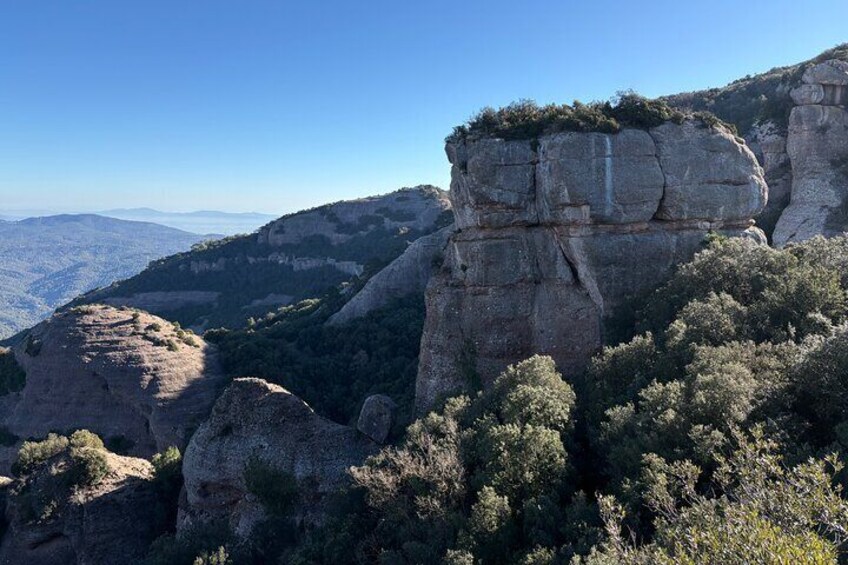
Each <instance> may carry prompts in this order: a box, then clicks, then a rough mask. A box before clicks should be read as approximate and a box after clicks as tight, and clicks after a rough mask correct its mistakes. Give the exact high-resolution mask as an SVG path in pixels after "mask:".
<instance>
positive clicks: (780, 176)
mask: <svg viewBox="0 0 848 565" xmlns="http://www.w3.org/2000/svg"><path fill="white" fill-rule="evenodd" d="M747 140H748V146H749V147H750V148H751V151H752V152H753V153H754V155H756V157H757V160H758V161H759V162H760V164H761V165H762V167H763V171H764V173H765V179H766V184H768V202H767V203H766V207H765V209H764V210H763V211H762V212H761V213H760V215H759V216H757V226H758V227H760V228H762V230H763V231H764V232H766V233H767V234H769V235H770V236H771V235H772V234H773V233H774V228H775V226H776V225H777V220H778V219H779V218H780V215H781V214H782V213H783V210H785V209H786V207H787V206H788V205H789V198H790V195H791V194H792V164H791V161H790V160H789V154H788V153H787V152H786V132H784V131H781V129H780V128H779V127H778V126H777V125H776V124H775V123H774V122H765V123H760V124H758V125H757V126H755V127H754V128H753V130H752V131H751V132H749V134H748V136H747Z"/></svg>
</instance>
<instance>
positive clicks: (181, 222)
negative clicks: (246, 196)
mask: <svg viewBox="0 0 848 565" xmlns="http://www.w3.org/2000/svg"><path fill="white" fill-rule="evenodd" d="M94 214H95V215H98V216H107V217H109V218H116V219H118V220H129V221H132V222H151V223H154V224H159V225H162V226H167V227H170V228H174V229H178V230H183V231H187V232H191V233H198V234H221V235H235V234H240V233H252V232H254V231H256V230H257V229H258V228H260V227H262V226H264V225H265V224H267V223H268V222H270V221H272V220H275V219H277V217H278V216H274V215H271V214H259V213H256V212H244V213H230V212H218V211H215V210H198V211H196V212H162V211H160V210H154V209H153V208H116V209H114V210H104V211H102V212H94ZM56 215H58V214H57V212H55V211H49V210H11V211H10V210H5V211H4V210H0V221H4V220H5V221H18V220H24V219H27V218H35V217H44V216H56Z"/></svg>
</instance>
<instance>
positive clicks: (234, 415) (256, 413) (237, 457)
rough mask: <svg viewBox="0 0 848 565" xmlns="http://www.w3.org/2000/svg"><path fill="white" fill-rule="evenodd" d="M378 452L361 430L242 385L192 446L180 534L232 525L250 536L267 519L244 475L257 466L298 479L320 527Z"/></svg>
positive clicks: (302, 503) (267, 390)
mask: <svg viewBox="0 0 848 565" xmlns="http://www.w3.org/2000/svg"><path fill="white" fill-rule="evenodd" d="M376 449H377V445H376V444H375V443H373V442H372V441H371V440H370V439H368V438H367V437H365V436H364V435H362V434H360V433H359V432H357V431H356V430H355V429H353V428H350V427H347V426H342V425H339V424H336V423H333V422H331V421H329V420H327V419H325V418H322V417H321V416H319V415H317V414H315V412H313V411H312V409H311V408H310V407H309V406H308V405H307V404H306V403H305V402H303V401H302V400H301V399H300V398H298V397H296V396H294V395H293V394H291V393H290V392H288V391H287V390H285V389H284V388H282V387H279V386H277V385H273V384H270V383H267V382H265V381H263V380H260V379H236V380H235V381H233V383H232V384H231V385H230V386H229V387H228V388H227V389H226V391H225V392H224V393H223V394H222V395H221V398H220V399H218V402H217V403H216V404H215V408H214V409H213V411H212V415H211V416H210V417H209V420H208V421H207V422H206V423H204V424H203V425H202V426H201V427H200V429H199V430H198V431H197V433H196V434H195V435H194V437H193V438H192V440H191V443H189V446H188V449H187V450H186V453H185V457H184V458H183V476H184V477H185V493H186V498H185V505H184V507H183V508H182V509H181V513H180V514H181V515H180V519H179V528H180V529H182V530H184V529H186V528H189V527H191V526H192V525H194V524H198V523H203V522H206V521H210V520H221V519H223V520H226V521H227V522H228V523H229V525H230V526H231V528H232V529H233V531H234V532H236V533H237V534H240V535H247V534H248V533H249V532H250V531H251V530H252V529H253V526H254V525H256V524H257V523H258V522H259V521H260V520H262V519H263V518H264V517H265V516H266V513H265V510H264V509H263V507H262V504H261V503H260V501H259V499H258V498H257V496H255V493H250V492H249V490H248V487H247V483H246V479H245V469H246V467H247V466H248V463H249V462H251V461H257V462H259V463H260V464H261V465H264V466H267V467H268V468H270V469H272V470H274V471H276V472H282V473H288V474H290V475H291V476H293V478H294V480H295V481H296V483H297V490H298V500H299V501H298V503H297V505H296V507H295V511H294V517H295V519H296V520H297V521H298V522H299V523H300V524H301V525H307V526H308V525H310V524H314V523H317V522H320V521H321V520H322V518H323V512H324V510H325V506H324V503H325V502H326V498H327V496H328V495H329V494H331V493H333V492H335V491H337V490H338V489H339V488H341V487H342V486H343V485H344V484H345V482H346V481H347V478H348V476H347V469H348V468H349V467H350V466H352V465H359V464H361V463H362V462H363V461H364V460H365V458H366V457H367V456H368V455H370V454H371V453H373V452H375V451H376Z"/></svg>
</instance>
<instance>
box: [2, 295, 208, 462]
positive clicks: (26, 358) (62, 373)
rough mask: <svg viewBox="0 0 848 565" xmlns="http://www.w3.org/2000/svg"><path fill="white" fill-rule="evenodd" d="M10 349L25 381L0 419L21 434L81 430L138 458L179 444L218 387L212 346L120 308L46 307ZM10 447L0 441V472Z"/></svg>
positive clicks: (6, 401)
mask: <svg viewBox="0 0 848 565" xmlns="http://www.w3.org/2000/svg"><path fill="white" fill-rule="evenodd" d="M14 353H15V358H16V359H17V361H18V363H19V364H20V365H21V367H23V369H24V371H25V372H26V384H25V386H24V388H23V390H21V391H19V392H13V393H10V394H7V395H6V396H4V397H0V407H2V408H3V410H2V411H0V426H2V427H3V429H4V431H5V432H6V433H7V434H11V435H12V436H16V437H18V438H20V439H28V438H41V437H44V436H45V435H46V434H48V433H49V432H60V433H65V432H70V431H73V430H76V429H80V428H85V429H88V430H91V431H93V432H95V433H96V434H98V435H99V436H101V437H102V438H104V439H105V440H106V442H107V444H109V443H110V441H111V442H115V443H116V444H118V445H122V446H123V447H124V448H127V449H128V452H129V453H130V454H133V455H137V456H141V457H149V456H150V455H152V454H153V453H155V452H157V451H161V450H163V449H165V448H167V447H169V446H171V445H174V446H177V447H179V448H180V449H183V448H184V447H185V445H186V444H187V442H188V438H189V436H190V435H191V433H192V432H193V431H194V429H196V427H197V426H198V425H199V424H200V422H202V421H203V419H204V418H205V417H206V416H207V415H208V413H209V411H210V410H211V408H212V405H213V403H214V402H215V397H216V395H217V393H218V391H219V390H220V389H221V388H222V387H223V385H224V374H223V371H222V370H221V367H220V365H219V361H218V355H217V351H216V349H215V348H214V347H213V346H211V345H208V344H206V343H205V342H204V341H203V340H202V339H201V338H199V337H197V336H192V335H190V334H187V333H184V332H182V330H179V329H177V328H175V327H174V326H173V325H172V324H171V323H170V322H167V321H165V320H162V319H161V318H157V317H155V316H151V315H149V314H146V313H144V312H138V311H132V310H129V309H123V310H121V309H117V308H112V307H109V306H102V305H90V306H82V307H79V308H75V309H71V310H69V311H66V312H63V313H59V314H55V315H54V316H53V317H52V318H51V319H49V320H47V321H46V322H43V323H41V324H39V325H38V326H36V327H35V328H33V329H32V330H31V331H30V333H29V336H28V338H27V339H26V340H25V341H24V342H23V343H21V344H19V345H18V346H17V347H16V348H15V350H14ZM19 445H20V441H18V442H15V443H13V444H12V445H9V446H6V447H3V448H0V473H5V472H7V471H8V469H9V467H10V465H11V463H12V461H13V459H14V457H15V454H16V452H17V448H18V446H19Z"/></svg>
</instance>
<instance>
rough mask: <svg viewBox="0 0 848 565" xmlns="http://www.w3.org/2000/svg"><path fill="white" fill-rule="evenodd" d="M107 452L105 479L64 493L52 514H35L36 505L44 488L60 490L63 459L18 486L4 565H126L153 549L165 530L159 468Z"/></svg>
mask: <svg viewBox="0 0 848 565" xmlns="http://www.w3.org/2000/svg"><path fill="white" fill-rule="evenodd" d="M104 455H105V457H106V459H107V462H108V464H109V469H110V471H109V473H108V474H107V475H106V477H105V478H104V479H103V481H102V482H101V483H100V484H98V485H97V486H95V487H86V488H82V489H78V490H75V491H68V492H64V493H61V494H62V496H59V497H57V498H54V499H53V500H54V503H53V506H52V507H50V509H49V515H47V516H46V517H42V516H33V508H32V504H33V502H34V501H35V502H39V501H38V499H37V494H38V493H39V492H47V491H55V490H56V484H55V483H56V480H57V478H56V477H54V476H52V472H53V470H54V469H55V468H56V466H59V465H61V464H62V461H56V460H54V461H51V462H50V463H49V464H48V465H46V466H45V467H43V468H42V469H41V470H39V471H37V472H36V473H34V474H33V476H31V477H28V478H27V479H26V484H25V485H24V484H21V485H14V486H13V487H12V488H13V490H16V491H19V494H15V493H14V492H13V493H12V494H11V495H10V496H9V503H8V505H7V508H6V520H7V522H8V524H9V526H8V530H7V531H6V535H5V536H4V537H3V543H2V546H0V564H2V565H22V564H27V565H68V564H77V565H122V564H124V563H133V562H136V561H137V560H140V559H142V558H143V557H144V556H145V555H146V554H147V549H148V547H149V545H150V543H151V542H152V541H153V540H154V539H155V538H156V536H157V535H158V533H159V532H158V531H157V530H156V524H157V522H156V520H157V516H156V510H157V505H156V502H157V500H156V491H155V489H154V486H153V483H152V482H151V481H150V479H151V477H152V472H153V469H152V467H151V465H150V463H149V462H147V461H145V460H144V459H135V458H131V457H121V456H118V455H115V454H113V453H105V452H104ZM54 494H55V493H54ZM33 495H35V496H33ZM39 504H40V502H39Z"/></svg>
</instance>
